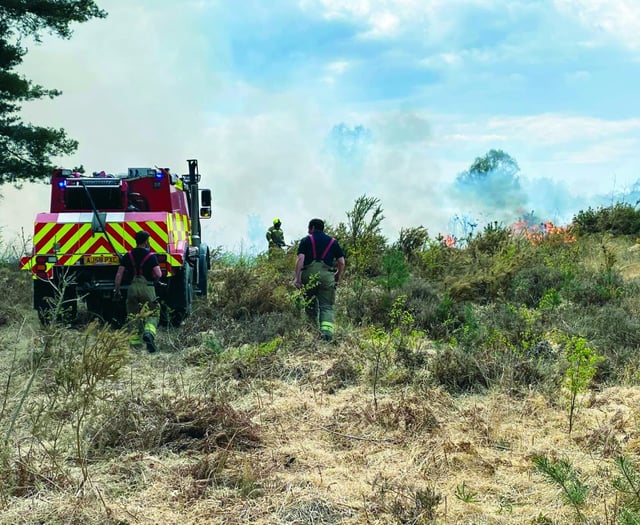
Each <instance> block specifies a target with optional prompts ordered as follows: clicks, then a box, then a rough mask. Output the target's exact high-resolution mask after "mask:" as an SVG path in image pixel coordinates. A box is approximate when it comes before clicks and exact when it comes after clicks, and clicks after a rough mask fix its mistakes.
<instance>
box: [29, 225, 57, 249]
mask: <svg viewBox="0 0 640 525" xmlns="http://www.w3.org/2000/svg"><path fill="white" fill-rule="evenodd" d="M54 226H57V224H56V223H55V222H47V223H45V225H44V226H42V227H41V229H40V231H39V232H38V233H36V234H35V235H34V236H33V244H34V246H38V243H39V242H40V241H41V240H42V238H43V237H45V236H46V235H47V233H49V231H51V228H53V227H54Z"/></svg>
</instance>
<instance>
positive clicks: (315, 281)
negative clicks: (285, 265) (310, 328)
mask: <svg viewBox="0 0 640 525" xmlns="http://www.w3.org/2000/svg"><path fill="white" fill-rule="evenodd" d="M344 267H345V262H344V251H343V250H342V248H341V247H340V245H339V244H338V241H336V240H335V239H334V238H333V237H330V236H329V235H327V234H326V233H324V221H322V220H321V219H311V220H310V221H309V235H308V236H307V237H305V238H304V239H302V240H301V241H300V245H299V246H298V257H297V259H296V270H295V277H294V285H295V287H296V288H298V289H300V288H302V287H303V285H304V294H305V298H306V299H307V301H308V303H307V308H306V310H307V314H308V315H309V317H310V318H311V320H312V321H313V323H314V324H315V326H318V322H319V325H320V334H321V336H322V339H324V340H325V341H331V340H332V339H333V333H334V328H335V327H334V312H333V305H334V304H335V301H336V287H337V286H338V283H339V282H340V279H342V274H343V273H344Z"/></svg>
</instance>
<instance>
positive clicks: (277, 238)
mask: <svg viewBox="0 0 640 525" xmlns="http://www.w3.org/2000/svg"><path fill="white" fill-rule="evenodd" d="M281 226H282V222H280V219H278V218H275V219H273V225H272V226H269V229H268V230H267V235H266V237H267V242H268V243H269V255H270V256H271V255H274V254H276V253H282V250H283V249H284V247H285V243H284V232H283V231H282V228H281Z"/></svg>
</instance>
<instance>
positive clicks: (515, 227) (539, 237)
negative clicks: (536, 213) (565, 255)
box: [510, 219, 576, 245]
mask: <svg viewBox="0 0 640 525" xmlns="http://www.w3.org/2000/svg"><path fill="white" fill-rule="evenodd" d="M510 228H511V231H512V232H513V233H514V235H521V236H523V237H525V238H527V239H528V240H529V242H531V244H536V245H538V244H540V243H542V242H543V241H544V240H545V239H547V240H549V239H552V240H554V241H559V242H561V243H562V244H569V243H572V242H575V240H576V238H575V236H574V235H573V234H572V233H571V232H570V231H569V227H568V226H556V225H555V224H554V223H553V222H552V221H545V222H541V223H540V224H527V222H526V221H525V220H523V219H521V220H519V221H516V222H514V223H513V224H512V225H511V226H510Z"/></svg>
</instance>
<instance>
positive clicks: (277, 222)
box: [273, 217, 282, 226]
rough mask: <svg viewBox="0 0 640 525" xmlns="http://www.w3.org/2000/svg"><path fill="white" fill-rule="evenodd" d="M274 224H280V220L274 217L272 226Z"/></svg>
mask: <svg viewBox="0 0 640 525" xmlns="http://www.w3.org/2000/svg"><path fill="white" fill-rule="evenodd" d="M276 224H282V223H281V222H280V219H278V217H276V218H275V219H273V225H274V226H275V225H276Z"/></svg>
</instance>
